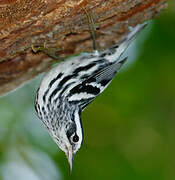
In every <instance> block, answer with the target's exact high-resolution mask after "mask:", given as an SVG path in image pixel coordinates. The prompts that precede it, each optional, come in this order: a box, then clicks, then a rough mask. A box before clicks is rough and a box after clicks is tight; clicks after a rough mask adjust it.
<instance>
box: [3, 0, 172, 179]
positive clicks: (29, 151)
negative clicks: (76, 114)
mask: <svg viewBox="0 0 175 180" xmlns="http://www.w3.org/2000/svg"><path fill="white" fill-rule="evenodd" d="M143 39H144V40H143ZM128 53H129V54H130V57H131V58H129V63H128V64H126V65H125V67H124V68H123V69H122V71H120V73H119V74H118V75H117V76H116V78H115V79H114V80H113V82H112V84H111V85H110V86H109V87H108V88H107V90H106V91H105V92H104V93H103V94H102V95H100V96H99V97H98V98H97V99H96V100H95V101H94V102H93V103H92V104H91V105H89V106H88V108H87V109H86V110H85V111H84V112H83V114H82V119H83V127H84V143H83V145H82V148H81V149H80V151H79V152H78V153H77V155H76V157H75V161H74V169H73V173H72V175H71V176H70V173H69V167H68V163H67V159H66V158H65V155H64V154H63V153H62V152H61V151H60V150H59V148H58V147H57V145H56V144H55V143H54V142H53V141H52V139H51V138H50V136H49V135H48V133H47V131H46V130H45V128H44V127H43V126H42V124H41V122H40V121H39V119H38V118H37V116H36V115H35V112H34V107H33V102H34V95H35V92H36V89H37V87H38V85H39V82H40V80H41V76H40V77H38V78H36V79H35V80H33V81H31V82H30V83H28V84H26V85H25V86H23V87H22V88H20V89H18V90H16V91H14V92H12V93H11V94H9V95H7V96H5V97H1V98H0V180H11V179H13V180H24V179H25V180H28V179H29V180H66V179H72V180H73V179H75V180H79V179H80V180H81V179H83V180H86V179H88V180H89V179H90V180H91V179H92V180H103V179H112V180H113V179H120V180H132V179H133V180H140V179H142V180H148V179H149V180H155V179H158V180H175V1H174V0H171V1H169V8H168V9H167V10H165V11H164V12H163V13H162V14H161V15H160V16H159V17H158V18H157V19H156V20H154V21H153V22H151V23H150V25H149V26H147V28H146V29H145V30H144V31H143V32H142V33H141V34H140V35H139V37H138V38H137V41H136V43H135V44H133V45H132V47H130V49H129V51H128ZM126 54H127V53H126ZM132 59H135V60H134V61H132ZM131 61H132V62H131Z"/></svg>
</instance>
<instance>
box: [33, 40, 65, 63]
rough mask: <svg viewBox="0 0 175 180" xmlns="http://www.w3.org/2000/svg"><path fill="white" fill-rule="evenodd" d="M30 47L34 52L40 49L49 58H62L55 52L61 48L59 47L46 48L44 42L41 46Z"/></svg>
mask: <svg viewBox="0 0 175 180" xmlns="http://www.w3.org/2000/svg"><path fill="white" fill-rule="evenodd" d="M31 48H32V51H33V52H34V53H38V52H40V51H42V52H44V53H45V54H47V55H48V56H50V57H51V58H54V59H56V60H62V58H60V57H59V55H57V53H58V52H59V51H61V50H62V49H61V48H48V47H46V43H44V44H43V46H34V45H32V46H31Z"/></svg>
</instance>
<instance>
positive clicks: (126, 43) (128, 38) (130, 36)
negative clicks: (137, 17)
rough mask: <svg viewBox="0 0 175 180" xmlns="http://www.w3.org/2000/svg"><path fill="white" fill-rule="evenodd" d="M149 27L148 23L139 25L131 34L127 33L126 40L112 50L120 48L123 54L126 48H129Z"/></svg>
mask: <svg viewBox="0 0 175 180" xmlns="http://www.w3.org/2000/svg"><path fill="white" fill-rule="evenodd" d="M146 26H147V23H144V24H138V25H137V26H135V27H133V28H132V29H131V30H130V32H129V33H127V34H126V35H125V36H124V38H123V39H122V40H121V41H119V43H117V44H116V45H115V46H113V47H112V48H115V47H116V48H117V47H118V48H119V49H120V51H121V54H122V53H123V52H124V51H125V50H126V48H127V47H128V46H129V44H130V43H131V42H132V41H133V40H134V39H135V38H136V36H137V35H138V33H139V32H140V31H142V29H144V28H145V27H146Z"/></svg>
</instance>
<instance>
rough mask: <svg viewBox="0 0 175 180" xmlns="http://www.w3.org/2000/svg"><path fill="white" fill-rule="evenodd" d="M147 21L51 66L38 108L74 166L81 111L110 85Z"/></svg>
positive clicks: (56, 140)
mask: <svg viewBox="0 0 175 180" xmlns="http://www.w3.org/2000/svg"><path fill="white" fill-rule="evenodd" d="M144 26H145V25H137V26H136V27H135V28H133V30H132V31H131V32H130V33H129V34H127V35H126V36H125V37H124V39H123V40H122V41H121V42H120V43H118V44H116V45H115V46H113V47H112V48H109V49H107V50H105V51H94V52H92V53H81V54H80V55H78V56H74V57H71V58H68V59H67V60H65V61H63V62H61V63H59V64H58V65H57V66H56V67H54V68H53V69H51V70H50V71H49V72H48V73H47V74H46V75H45V77H44V78H43V80H42V82H41V85H40V87H39V89H38V91H37V95H36V102H35V109H36V112H37V114H38V116H39V118H40V119H41V120H42V122H43V123H44V125H45V126H46V127H47V129H48V131H49V133H50V135H51V136H52V137H53V139H54V141H55V142H56V143H57V144H58V146H59V147H60V148H61V149H62V150H63V151H64V152H65V153H66V155H67V157H68V160H69V163H70V164H71V166H72V158H73V155H74V154H75V153H76V152H77V151H78V149H79V148H80V147H81V143H82V140H83V135H82V134H83V132H82V126H81V118H80V115H81V112H82V111H83V110H84V109H85V107H86V106H87V105H88V104H89V103H90V102H91V101H93V100H94V99H95V97H97V96H98V95H99V94H100V93H101V92H103V90H104V89H105V88H106V87H107V86H108V85H109V83H110V82H111V80H112V79H113V77H114V76H115V74H116V73H117V71H118V70H119V69H120V67H121V66H122V64H123V63H124V61H125V60H126V58H125V59H123V60H121V61H117V60H118V59H119V57H120V56H121V54H122V53H123V52H124V50H125V49H126V48H127V47H128V45H129V43H130V42H131V41H132V40H133V39H134V38H135V36H136V35H137V33H138V32H139V31H141V30H142V29H143V27H144Z"/></svg>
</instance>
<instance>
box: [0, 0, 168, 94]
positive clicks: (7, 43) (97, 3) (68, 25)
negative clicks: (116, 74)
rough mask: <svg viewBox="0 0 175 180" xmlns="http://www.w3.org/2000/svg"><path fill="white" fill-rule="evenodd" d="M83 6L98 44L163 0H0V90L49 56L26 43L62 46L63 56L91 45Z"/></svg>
mask: <svg viewBox="0 0 175 180" xmlns="http://www.w3.org/2000/svg"><path fill="white" fill-rule="evenodd" d="M82 7H85V8H86V10H87V11H88V12H91V14H92V15H93V18H94V21H95V24H96V26H97V31H96V40H97V43H98V49H104V48H106V47H109V46H111V45H112V44H115V43H116V42H117V41H119V39H120V38H121V37H122V36H123V35H124V33H126V31H127V30H128V26H134V25H136V24H138V23H142V22H144V21H145V20H148V19H152V18H154V17H155V16H157V15H158V14H159V13H160V11H161V10H162V9H163V8H165V7H166V0H0V95H3V94H4V93H7V92H9V91H10V90H13V89H15V88H16V87H18V86H19V85H21V84H22V83H24V82H26V81H27V80H29V79H32V78H33V77H35V76H36V75H37V74H39V73H41V72H43V71H46V70H47V69H48V68H49V67H50V66H51V64H52V63H53V61H54V60H53V59H51V58H49V57H48V56H47V55H45V54H44V53H42V52H41V53H38V54H34V53H33V52H32V49H31V45H32V44H33V45H43V43H44V42H46V44H47V47H61V49H62V50H61V51H60V52H59V53H60V56H61V57H65V56H69V55H72V54H76V53H80V52H82V51H91V50H92V40H91V36H90V33H89V30H88V24H87V19H86V16H85V13H84V11H83V10H82Z"/></svg>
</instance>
